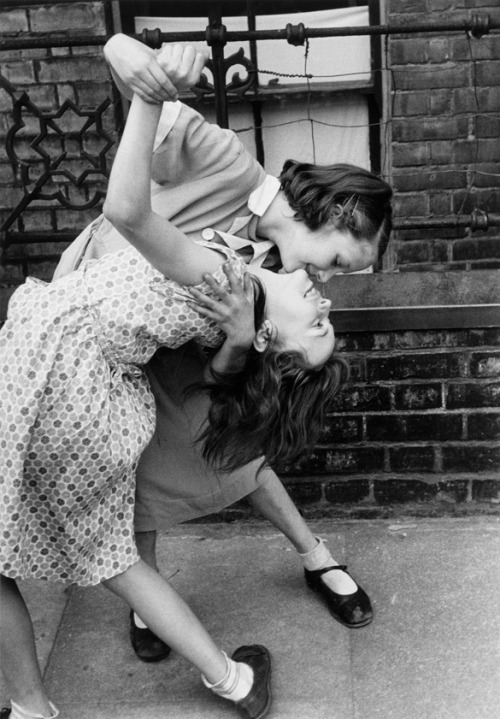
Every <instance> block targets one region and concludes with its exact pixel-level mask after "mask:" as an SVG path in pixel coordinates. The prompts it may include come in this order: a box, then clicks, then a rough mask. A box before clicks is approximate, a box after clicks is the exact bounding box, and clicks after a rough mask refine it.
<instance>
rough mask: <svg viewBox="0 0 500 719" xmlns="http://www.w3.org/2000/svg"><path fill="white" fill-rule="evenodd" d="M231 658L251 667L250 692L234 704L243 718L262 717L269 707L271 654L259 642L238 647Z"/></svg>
mask: <svg viewBox="0 0 500 719" xmlns="http://www.w3.org/2000/svg"><path fill="white" fill-rule="evenodd" d="M231 659H232V660H233V661H234V662H244V663H245V664H248V665H249V666H251V667H252V669H253V684H252V688H251V689H250V693H249V694H248V695H247V696H246V697H245V698H244V699H241V700H240V701H239V702H236V706H237V707H238V710H239V712H240V714H241V716H242V717H244V718H245V719H262V717H264V716H265V715H266V714H267V712H268V711H269V709H270V708H271V655H270V654H269V652H268V650H267V649H266V648H265V647H263V646H262V645H261V644H250V645H249V646H245V647H239V648H238V649H236V651H235V652H234V654H233V656H232V657H231Z"/></svg>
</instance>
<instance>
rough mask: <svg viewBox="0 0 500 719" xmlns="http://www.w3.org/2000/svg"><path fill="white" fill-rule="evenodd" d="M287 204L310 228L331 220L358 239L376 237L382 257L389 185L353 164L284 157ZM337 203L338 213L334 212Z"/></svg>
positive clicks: (389, 219)
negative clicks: (306, 161) (301, 160)
mask: <svg viewBox="0 0 500 719" xmlns="http://www.w3.org/2000/svg"><path fill="white" fill-rule="evenodd" d="M279 179H280V183H281V189H282V190H283V192H284V194H285V197H286V199H287V201H288V204H289V205H290V207H291V208H292V210H293V211H294V213H295V215H294V216H295V219H297V220H301V221H302V222H304V224H305V225H306V226H307V227H308V228H309V229H310V230H316V229H318V228H320V227H323V226H324V225H326V224H327V223H328V222H329V221H330V220H332V219H333V220H334V222H335V225H336V226H337V227H338V228H339V229H341V230H344V229H346V230H350V231H351V233H352V234H353V235H354V237H356V238H357V239H359V240H362V239H366V240H368V241H370V242H372V241H376V240H378V255H379V259H380V258H381V257H382V255H383V253H384V251H385V249H386V247H387V243H388V241H389V237H390V233H391V230H392V207H391V198H392V188H391V187H390V185H388V184H387V182H385V181H384V180H382V179H381V178H380V177H378V176H377V175H375V174H374V173H373V172H369V171H368V170H365V169H363V168H362V167H357V166H356V165H348V164H336V165H312V164H309V163H303V162H302V163H301V162H296V161H295V160H287V161H286V162H285V164H284V165H283V169H282V171H281V175H280V178H279ZM339 206H340V208H341V214H340V216H339V215H338V214H337V208H338V207H339Z"/></svg>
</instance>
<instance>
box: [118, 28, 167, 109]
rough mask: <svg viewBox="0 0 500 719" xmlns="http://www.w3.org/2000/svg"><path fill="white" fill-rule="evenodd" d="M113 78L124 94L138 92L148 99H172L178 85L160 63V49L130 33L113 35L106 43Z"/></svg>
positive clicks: (144, 98) (156, 100)
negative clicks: (157, 49) (149, 45)
mask: <svg viewBox="0 0 500 719" xmlns="http://www.w3.org/2000/svg"><path fill="white" fill-rule="evenodd" d="M104 57H105V58H106V60H107V63H108V65H109V68H110V70H111V74H112V76H113V80H114V81H115V83H116V85H117V87H118V89H119V90H120V92H121V94H122V95H123V96H124V97H126V98H127V99H129V100H131V99H132V97H133V96H134V94H135V95H139V97H140V98H141V99H142V100H144V101H145V102H171V101H172V100H176V99H177V90H178V88H177V87H176V86H175V85H174V83H173V82H172V80H171V79H170V78H169V77H168V75H167V74H166V73H165V70H164V69H163V68H162V67H161V65H159V64H158V60H157V57H158V53H157V52H156V51H155V50H151V48H150V47H148V46H147V45H144V44H143V43H142V42H139V41H138V40H135V39H134V38H132V37H128V36H127V35H122V34H121V33H118V34H117V35H113V37H111V38H110V39H109V40H108V41H107V43H106V44H105V46H104Z"/></svg>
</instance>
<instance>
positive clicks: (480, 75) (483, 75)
mask: <svg viewBox="0 0 500 719" xmlns="http://www.w3.org/2000/svg"><path fill="white" fill-rule="evenodd" d="M475 69H476V74H475V79H476V84H477V85H484V86H486V87H491V86H492V85H500V61H493V60H488V61H487V62H476V63H475Z"/></svg>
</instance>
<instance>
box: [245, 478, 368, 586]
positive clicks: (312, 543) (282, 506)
mask: <svg viewBox="0 0 500 719" xmlns="http://www.w3.org/2000/svg"><path fill="white" fill-rule="evenodd" d="M247 499H248V500H249V502H250V503H251V504H252V506H253V507H254V509H255V510H256V511H257V512H259V514H261V515H262V516H263V517H265V518H266V519H268V520H269V521H270V522H271V523H272V524H273V525H274V526H275V527H276V528H277V529H279V530H280V531H281V532H283V534H284V535H285V537H286V538H287V539H288V540H289V541H290V542H291V543H292V544H293V546H294V547H295V549H296V550H297V552H299V553H300V554H305V553H306V552H311V551H312V550H313V549H315V548H316V547H317V546H318V539H317V537H315V536H314V534H313V533H312V532H311V530H310V529H309V527H308V526H307V524H306V522H305V520H304V518H303V517H302V515H301V514H300V512H299V510H298V509H297V507H296V506H295V504H294V503H293V502H292V500H291V499H290V496H289V494H288V492H287V491H286V489H285V488H284V486H283V484H282V483H281V481H280V480H279V479H278V477H277V475H276V474H274V472H273V473H272V474H271V475H270V476H269V479H268V481H267V482H266V483H265V484H262V485H261V486H260V487H259V489H256V490H255V491H254V492H252V493H251V494H249V495H248V497H247ZM330 564H332V565H335V564H337V562H336V561H335V560H334V559H333V558H332V560H331V562H330ZM323 582H325V584H327V585H328V586H329V587H330V588H331V589H332V590H333V591H335V592H339V593H341V594H350V593H351V592H355V591H356V589H357V585H356V583H355V582H354V581H353V580H352V578H351V577H350V576H349V575H348V574H345V573H344V572H340V571H336V572H335V571H333V572H328V573H327V574H325V575H323Z"/></svg>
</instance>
